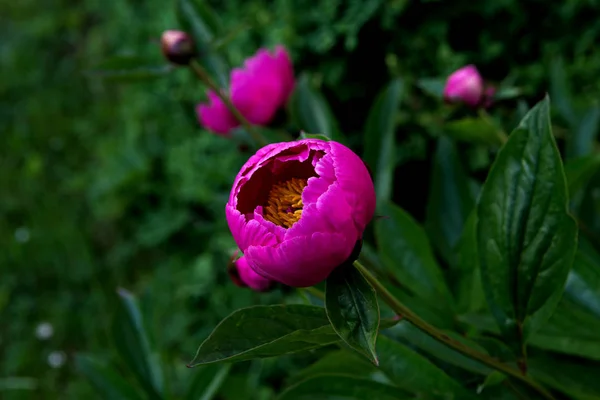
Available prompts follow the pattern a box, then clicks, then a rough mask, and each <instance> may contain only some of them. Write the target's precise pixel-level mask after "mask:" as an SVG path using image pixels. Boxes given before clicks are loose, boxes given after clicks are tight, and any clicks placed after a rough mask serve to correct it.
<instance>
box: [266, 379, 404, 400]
mask: <svg viewBox="0 0 600 400" xmlns="http://www.w3.org/2000/svg"><path fill="white" fill-rule="evenodd" d="M412 398H413V397H412V396H411V395H410V394H409V393H406V392H403V391H402V390H400V389H398V388H397V387H394V386H390V385H385V384H383V383H379V382H374V381H371V380H368V379H361V378H359V377H356V376H348V375H335V374H325V375H319V376H314V377H311V378H308V379H307V380H305V381H302V382H300V383H297V384H295V385H293V386H291V387H289V388H288V389H286V390H285V391H284V392H283V393H281V395H280V396H279V397H277V400H315V399H319V400H365V399H377V400H402V399H412Z"/></svg>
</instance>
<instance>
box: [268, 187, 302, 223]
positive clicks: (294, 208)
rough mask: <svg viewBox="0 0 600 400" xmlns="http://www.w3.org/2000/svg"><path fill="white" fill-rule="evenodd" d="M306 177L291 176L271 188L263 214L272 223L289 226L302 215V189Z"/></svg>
mask: <svg viewBox="0 0 600 400" xmlns="http://www.w3.org/2000/svg"><path fill="white" fill-rule="evenodd" d="M306 181H307V180H306V179H298V178H292V179H289V180H287V181H283V182H279V183H277V184H275V185H273V187H272V188H271V191H270V192H269V196H268V198H267V205H266V207H265V208H264V213H263V216H264V217H265V219H267V220H269V221H271V222H272V223H274V224H276V225H279V226H283V227H285V228H291V227H292V225H294V224H295V223H296V222H298V220H299V219H300V217H301V216H302V206H303V204H302V191H303V190H304V188H305V187H306Z"/></svg>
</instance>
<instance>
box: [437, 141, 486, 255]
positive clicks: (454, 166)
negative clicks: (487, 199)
mask: <svg viewBox="0 0 600 400" xmlns="http://www.w3.org/2000/svg"><path fill="white" fill-rule="evenodd" d="M432 164H433V165H432V174H431V183H430V187H429V200H428V202H427V215H426V220H425V228H426V229H427V233H428V234H429V237H430V238H431V240H432V242H433V243H434V244H435V245H436V247H437V249H438V250H439V251H440V253H441V254H442V255H443V256H444V258H445V259H446V260H447V261H448V262H450V263H451V264H453V263H454V261H455V260H454V257H453V255H454V248H455V246H456V244H457V243H458V240H459V239H460V236H461V234H462V231H463V226H464V224H465V221H466V220H467V217H468V216H469V213H471V211H472V210H473V207H474V206H475V199H474V198H473V194H472V192H471V189H470V187H469V177H468V176H467V175H466V173H465V171H464V168H463V166H462V164H461V163H460V160H459V157H458V153H457V151H456V146H455V145H454V143H453V142H452V141H451V140H450V139H448V138H447V137H445V136H442V137H440V138H439V139H438V141H437V149H436V152H435V155H434V157H433V160H432Z"/></svg>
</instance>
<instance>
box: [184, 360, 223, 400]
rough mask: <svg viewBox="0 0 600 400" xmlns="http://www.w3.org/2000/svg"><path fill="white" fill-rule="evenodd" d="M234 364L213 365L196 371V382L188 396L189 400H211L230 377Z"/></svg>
mask: <svg viewBox="0 0 600 400" xmlns="http://www.w3.org/2000/svg"><path fill="white" fill-rule="evenodd" d="M231 366H232V364H221V365H218V364H211V365H205V366H203V367H202V368H198V369H197V370H195V371H194V372H195V377H194V382H192V385H191V387H190V389H189V390H188V393H187V395H186V399H187V400H211V399H214V398H215V396H216V395H217V394H218V392H219V389H220V388H221V386H222V385H223V382H225V379H226V378H227V376H228V375H229V371H230V370H231Z"/></svg>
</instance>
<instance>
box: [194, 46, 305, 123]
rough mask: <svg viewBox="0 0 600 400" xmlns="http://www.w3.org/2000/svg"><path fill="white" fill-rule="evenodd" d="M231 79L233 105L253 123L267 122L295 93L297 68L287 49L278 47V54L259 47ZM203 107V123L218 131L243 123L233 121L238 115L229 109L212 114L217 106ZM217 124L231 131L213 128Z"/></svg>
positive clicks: (233, 72)
mask: <svg viewBox="0 0 600 400" xmlns="http://www.w3.org/2000/svg"><path fill="white" fill-rule="evenodd" d="M230 80H231V82H230V90H229V93H228V94H229V95H230V96H231V101H232V103H233V105H234V106H235V107H236V108H237V109H238V110H239V111H240V113H241V114H242V115H243V116H244V117H245V118H246V119H247V120H248V121H249V122H250V123H252V124H255V125H266V124H268V123H269V122H270V121H271V120H272V119H273V117H274V116H275V113H276V112H277V110H278V109H279V108H281V107H283V106H284V105H285V104H286V103H287V101H288V99H289V97H290V95H291V94H292V91H293V90H294V69H293V66H292V61H291V60H290V57H289V55H288V53H287V51H286V50H285V48H284V47H283V46H277V47H276V48H275V52H274V53H271V52H269V51H268V50H266V49H260V50H258V52H257V53H256V54H255V55H254V56H252V57H250V58H248V59H247V60H246V61H245V62H244V66H243V67H241V68H235V69H233V71H231V79H230ZM209 95H210V93H209ZM213 103H214V102H213ZM201 107H203V105H200V106H199V108H201ZM204 107H206V106H204ZM203 110H204V113H199V117H200V122H201V124H202V125H204V126H206V127H207V128H209V129H211V130H214V131H215V132H217V133H222V134H223V133H227V132H228V131H229V129H232V128H234V127H236V126H238V125H239V124H238V123H237V121H236V124H235V125H232V124H231V123H230V121H231V120H233V121H235V118H234V117H233V115H231V114H230V113H229V111H228V110H226V109H225V112H224V113H220V112H219V113H217V112H215V115H211V114H213V108H211V107H210V106H209V107H206V108H203ZM214 126H218V127H228V130H227V131H226V132H224V131H221V132H219V131H216V130H215V129H213V127H214Z"/></svg>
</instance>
